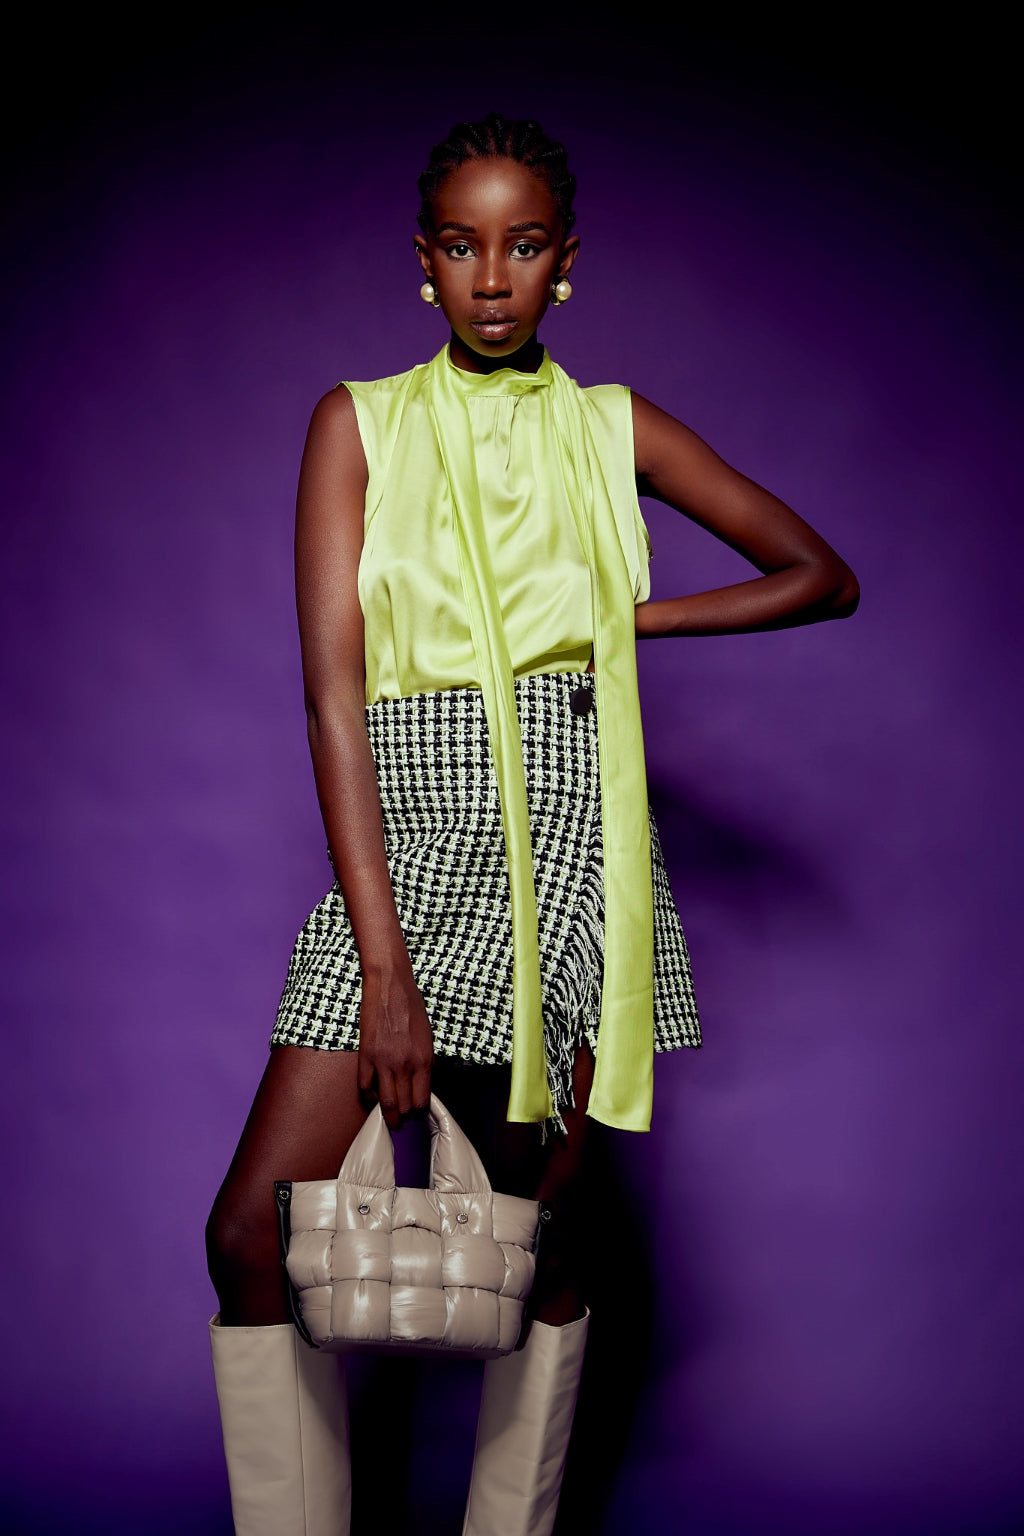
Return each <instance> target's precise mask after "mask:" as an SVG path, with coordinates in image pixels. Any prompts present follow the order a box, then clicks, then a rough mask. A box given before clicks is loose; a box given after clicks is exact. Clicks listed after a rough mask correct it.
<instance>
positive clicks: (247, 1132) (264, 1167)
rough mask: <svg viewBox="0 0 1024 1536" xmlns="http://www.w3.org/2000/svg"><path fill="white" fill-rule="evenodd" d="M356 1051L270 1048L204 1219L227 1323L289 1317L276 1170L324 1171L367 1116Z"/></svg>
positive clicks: (308, 1175) (293, 1173) (325, 1175)
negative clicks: (358, 1081)
mask: <svg viewBox="0 0 1024 1536" xmlns="http://www.w3.org/2000/svg"><path fill="white" fill-rule="evenodd" d="M356 1068H357V1053H356V1052H355V1051H316V1050H312V1049H310V1048H309V1047H308V1046H299V1045H285V1046H279V1047H278V1048H277V1049H276V1050H274V1051H271V1053H270V1061H269V1062H268V1064H267V1069H266V1071H265V1072H264V1074H263V1079H262V1081H261V1083H260V1086H259V1088H258V1090H257V1093H256V1097H255V1099H254V1101H253V1106H252V1109H251V1110H250V1111H249V1118H248V1119H247V1121H246V1123H245V1128H244V1130H243V1131H242V1136H241V1140H240V1141H239V1143H238V1150H237V1151H236V1152H235V1155H234V1157H233V1158H232V1161H231V1166H230V1168H229V1169H228V1172H227V1176H226V1177H225V1179H224V1183H223V1184H222V1185H221V1188H220V1191H219V1193H218V1195H217V1198H216V1200H215V1201H214V1205H213V1210H212V1211H211V1213H210V1219H209V1222H208V1223H207V1228H206V1246H207V1255H208V1258H209V1265H210V1278H211V1279H212V1281H213V1284H214V1288H215V1290H216V1292H217V1298H218V1300H219V1302H220V1316H221V1323H222V1326H223V1327H225V1328H231V1327H239V1326H248V1327H259V1326H265V1325H268V1324H271V1323H283V1322H285V1321H287V1318H288V1312H287V1308H286V1305H285V1292H284V1281H283V1278H282V1273H281V1262H280V1255H279V1251H278V1236H277V1209H276V1206H275V1204H274V1180H275V1179H282V1178H290V1179H329V1178H331V1177H332V1176H333V1175H335V1174H337V1172H338V1169H339V1167H340V1166H341V1162H342V1159H343V1158H344V1156H345V1153H346V1152H347V1151H348V1148H349V1146H350V1145H351V1143H352V1140H353V1138H354V1136H355V1134H356V1132H357V1131H358V1130H359V1127H360V1126H361V1125H362V1123H363V1121H364V1120H365V1118H366V1110H365V1109H364V1108H363V1105H362V1103H361V1101H360V1098H359V1091H358V1088H357V1085H356Z"/></svg>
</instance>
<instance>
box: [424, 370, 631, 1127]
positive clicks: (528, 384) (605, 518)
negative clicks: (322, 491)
mask: <svg viewBox="0 0 1024 1536" xmlns="http://www.w3.org/2000/svg"><path fill="white" fill-rule="evenodd" d="M541 389H542V390H546V391H547V392H548V396H549V399H550V408H551V411H552V414H553V420H554V423H555V428H556V430H555V433H554V434H553V437H552V441H553V442H554V443H556V444H557V449H556V451H555V452H554V454H553V457H554V459H555V462H553V463H551V464H548V465H545V466H543V472H544V473H545V474H550V475H552V476H556V475H557V476H561V478H562V481H563V484H564V486H565V489H566V492H567V495H568V499H569V503H570V505H571V507H572V510H573V516H574V518H575V521H576V529H577V533H578V535H579V539H580V543H581V545H582V547H583V550H584V553H585V555H586V557H587V560H588V563H589V566H590V579H591V606H592V613H593V629H594V665H595V684H596V693H597V722H598V751H599V756H600V779H601V829H602V842H603V847H604V890H605V954H604V977H603V983H602V993H601V1016H600V1028H599V1033H598V1043H597V1055H596V1064H595V1073H594V1083H593V1087H592V1089H591V1094H590V1102H589V1105H588V1108H587V1112H588V1114H590V1115H591V1116H593V1117H594V1118H595V1119H597V1120H601V1121H603V1122H604V1123H605V1124H607V1125H612V1126H617V1127H619V1128H620V1129H623V1130H632V1131H645V1130H648V1129H649V1128H650V1121H651V1100H652V1089H653V1079H654V1070H653V1052H654V1031H653V976H654V960H653V929H654V922H653V902H652V884H651V848H650V826H649V821H648V810H647V777H646V769H645V764H644V749H643V731H642V725H641V719H640V699H639V693H638V688H637V671H636V635H635V628H634V594H633V583H632V579H631V577H630V573H629V567H628V565H627V561H626V556H625V554H624V551H623V548H622V543H621V540H620V537H619V531H618V526H617V524H616V519H615V514H614V510H613V507H612V502H611V496H610V493H609V490H608V485H609V481H614V476H613V475H611V474H610V473H609V471H608V469H607V468H606V467H605V464H604V463H603V455H604V454H606V453H607V452H608V447H607V444H606V442H605V440H604V435H603V434H602V433H601V432H600V431H596V432H595V430H594V428H595V424H596V418H595V416H594V414H593V408H592V407H590V405H589V402H588V400H587V397H586V394H585V392H584V391H583V390H581V389H580V388H579V386H578V385H577V384H576V383H575V381H574V380H573V379H570V378H569V376H568V374H566V373H565V372H564V371H563V370H562V369H561V368H559V367H558V365H557V364H556V363H554V362H552V360H551V358H550V356H549V355H548V354H547V353H546V352H545V354H544V361H543V363H542V365H541V367H540V369H539V370H538V372H537V373H536V374H526V373H519V372H517V371H516V370H514V369H508V368H504V369H500V370H498V371H497V372H495V373H491V374H470V373H465V372H463V371H462V370H461V369H459V368H456V367H455V365H454V364H453V363H452V361H451V357H450V355H449V351H448V348H447V347H445V348H444V349H443V350H442V351H441V352H440V353H439V354H438V355H437V357H435V358H434V359H433V361H432V362H431V363H430V364H429V365H428V379H427V401H428V409H429V413H430V419H431V423H432V426H433V430H434V434H435V436H436V439H437V446H438V449H439V452H440V456H441V461H442V464H443V466H444V472H445V476H446V478H447V481H448V485H449V487H450V490H451V497H452V503H453V507H454V526H455V538H456V546H457V551H458V559H459V570H460V574H461V578H462V584H463V590H464V594H465V599H466V607H467V610H468V614H469V623H470V631H471V634H472V638H473V646H474V650H475V652H476V657H477V662H478V666H479V676H480V687H481V692H482V694H483V703H484V710H485V714H486V717H487V727H488V734H489V737H490V743H491V753H492V757H493V759H494V767H495V773H496V777H497V782H498V792H499V796H500V800H501V815H502V827H503V831H504V835H505V847H506V852H507V857H508V870H509V886H510V890H511V902H512V941H513V958H514V964H513V997H512V1089H511V1096H510V1100H509V1110H508V1118H509V1120H513V1121H538V1120H545V1119H547V1118H548V1117H549V1116H550V1115H551V1113H552V1102H551V1094H550V1091H549V1088H548V1081H547V1070H546V1064H545V1054H544V1029H543V1015H542V1006H541V983H540V960H539V949H538V938H537V900H536V892H535V888H534V881H533V855H532V849H531V842H530V818H529V808H528V805H527V798H526V777H525V772H524V768H523V751H522V739H521V736H520V732H519V719H518V715H517V712H516V700H515V684H514V675H513V669H512V662H511V659H510V657H509V651H508V645H507V643H506V640H505V632H504V627H503V624H502V618H501V603H500V599H499V594H498V590H497V585H496V583H495V579H494V572H493V568H492V565H491V560H490V556H489V553H488V544H487V508H486V506H485V505H484V500H483V497H482V496H481V492H480V485H479V482H478V478H477V469H476V458H475V452H474V446H473V431H472V423H471V421H470V415H469V412H470V409H471V400H472V397H473V395H474V394H498V393H501V394H516V393H526V392H528V391H532V390H541Z"/></svg>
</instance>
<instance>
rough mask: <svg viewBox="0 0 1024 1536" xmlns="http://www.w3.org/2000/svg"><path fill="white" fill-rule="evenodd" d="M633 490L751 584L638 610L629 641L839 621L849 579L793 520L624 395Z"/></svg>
mask: <svg viewBox="0 0 1024 1536" xmlns="http://www.w3.org/2000/svg"><path fill="white" fill-rule="evenodd" d="M632 399H633V440H634V448H635V456H636V475H637V489H638V490H639V492H640V494H641V495H642V496H653V497H655V498H656V499H657V500H658V501H663V502H665V503H666V504H667V505H668V506H670V507H674V508H675V509H676V511H678V512H682V513H684V514H685V515H686V516H687V517H690V518H692V519H693V521H694V522H696V523H699V524H700V525H701V527H703V528H707V529H708V531H709V532H710V533H713V534H715V536H716V537H717V538H719V539H722V540H723V542H724V543H726V544H728V545H730V546H731V548H733V549H735V550H736V551H737V552H738V553H739V554H741V555H744V556H746V558H747V559H748V560H749V561H750V562H751V564H752V565H755V566H756V567H757V569H758V570H759V571H761V573H762V574H761V575H760V576H757V577H754V579H753V580H751V581H743V582H738V583H736V584H735V585H734V586H729V587H717V588H715V589H714V590H713V591H710V592H696V593H692V594H690V595H689V596H686V597H672V598H666V599H663V600H661V601H658V602H649V603H641V604H640V605H639V606H638V607H637V610H636V632H637V635H638V636H648V635H728V634H741V633H744V632H750V631H754V630H764V629H785V628H788V627H790V626H792V625H797V624H813V623H816V622H817V621H818V620H819V619H841V618H845V617H846V615H847V614H851V613H853V611H854V609H855V608H856V607H857V602H858V598H859V596H860V589H859V587H858V585H857V578H856V577H855V576H854V574H853V572H852V571H851V570H850V568H849V566H848V565H847V564H846V563H845V562H844V561H843V560H841V559H840V557H839V556H838V555H837V554H836V552H835V550H834V549H832V547H831V546H830V545H829V544H826V542H825V540H824V539H823V538H821V537H820V535H819V534H817V533H815V531H814V529H813V528H811V527H810V526H809V525H808V524H807V523H805V522H804V520H803V518H801V517H798V516H797V514H796V513H795V512H794V511H792V510H791V508H789V507H787V506H786V504H785V502H783V501H780V500H779V498H778V497H777V496H773V495H772V494H771V492H770V491H766V490H764V489H763V487H762V486H760V485H757V484H755V482H754V481H753V480H748V479H747V477H746V475H741V474H740V473H739V471H738V470H735V469H732V468H731V467H730V466H729V465H728V464H726V463H725V462H724V460H722V459H720V458H719V457H718V455H717V454H716V453H715V452H714V451H713V450H712V449H711V448H709V447H708V445H707V443H705V442H703V441H702V440H701V438H699V437H698V436H697V435H696V433H694V432H691V431H690V429H689V428H688V427H684V426H683V424H682V422H679V421H676V419H675V418H674V417H673V416H669V415H667V414H666V412H665V411H662V410H659V409H658V407H657V406H656V405H652V404H651V402H650V401H649V400H645V399H644V398H643V397H642V396H641V395H633V397H632Z"/></svg>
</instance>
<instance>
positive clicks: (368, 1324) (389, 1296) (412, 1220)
mask: <svg viewBox="0 0 1024 1536" xmlns="http://www.w3.org/2000/svg"><path fill="white" fill-rule="evenodd" d="M429 1119H430V1186H429V1188H427V1189H406V1188H399V1187H396V1185H395V1154H394V1147H393V1145H392V1141H391V1133H390V1132H389V1130H388V1128H387V1125H386V1124H385V1122H384V1117H383V1115H382V1114H381V1111H380V1106H379V1105H378V1106H377V1107H376V1108H375V1109H374V1110H373V1111H372V1112H371V1113H370V1115H369V1116H368V1117H367V1120H366V1123H365V1124H364V1125H363V1127H362V1129H361V1130H360V1131H359V1133H358V1135H357V1136H356V1138H355V1140H354V1141H353V1142H352V1145H351V1147H350V1148H349V1150H348V1153H347V1154H346V1157H345V1160H344V1162H343V1163H342V1165H341V1171H340V1173H339V1174H338V1177H337V1178H336V1179H330V1180H324V1181H323V1182H318V1181H315V1180H311V1181H308V1182H305V1183H290V1182H287V1181H283V1180H279V1181H277V1182H275V1184H274V1192H275V1195H276V1198H277V1209H278V1218H279V1225H280V1233H281V1251H282V1257H283V1259H284V1264H285V1269H286V1271H287V1276H288V1285H289V1293H290V1296H291V1301H292V1315H293V1317H294V1319H295V1324H296V1327H297V1328H298V1330H299V1332H300V1333H301V1334H302V1337H303V1338H304V1339H305V1340H306V1342H307V1343H308V1344H311V1345H313V1346H314V1348H317V1349H323V1350H330V1351H337V1352H348V1351H352V1350H368V1351H378V1350H383V1351H387V1352H391V1351H400V1352H404V1353H407V1354H438V1353H439V1354H449V1355H468V1356H472V1357H474V1358H477V1359H485V1360H486V1359H491V1358H494V1357H496V1356H498V1355H507V1354H508V1353H509V1352H510V1351H511V1350H512V1349H514V1347H515V1344H516V1340H517V1339H518V1337H519V1330H520V1327H521V1325H522V1318H523V1304H524V1302H525V1301H526V1298H527V1296H528V1295H529V1292H530V1286H531V1285H532V1284H533V1276H534V1270H535V1267H536V1252H537V1239H538V1233H539V1231H540V1225H541V1219H542V1209H541V1206H540V1203H539V1202H538V1201H536V1200H523V1199H520V1198H519V1197H518V1196H515V1195H501V1194H496V1193H495V1192H494V1191H493V1190H492V1189H491V1185H490V1181H489V1179H488V1177H487V1175H486V1173H485V1172H484V1168H483V1164H482V1163H481V1161H480V1159H479V1157H478V1156H477V1153H476V1150H475V1148H474V1147H473V1144H472V1142H470V1140H469V1139H468V1137H467V1136H466V1135H465V1134H464V1133H463V1132H462V1131H461V1130H460V1129H459V1127H458V1125H456V1123H455V1121H454V1120H453V1119H452V1117H451V1115H450V1114H449V1113H448V1111H447V1110H446V1109H445V1107H444V1105H443V1104H442V1103H441V1101H440V1099H438V1098H437V1097H436V1095H434V1094H432V1095H431V1098H430V1116H429ZM544 1214H546V1213H544Z"/></svg>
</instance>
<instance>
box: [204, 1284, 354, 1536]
mask: <svg viewBox="0 0 1024 1536" xmlns="http://www.w3.org/2000/svg"><path fill="white" fill-rule="evenodd" d="M210 1344H211V1347H212V1350H213V1372H214V1378H215V1380H216V1383H217V1399H218V1401H219V1403H220V1418H221V1428H222V1430H223V1433H224V1455H225V1458H226V1460H227V1464H228V1483H229V1485H230V1488H231V1512H232V1515H233V1516H234V1521H235V1536H349V1525H350V1512H351V1493H352V1476H351V1469H350V1466H349V1451H348V1397H347V1394H346V1391H345V1376H344V1363H343V1362H342V1361H341V1360H340V1359H339V1358H338V1356H337V1355H327V1354H319V1353H318V1352H317V1351H316V1350H315V1349H310V1348H309V1346H308V1345H306V1344H304V1343H303V1341H302V1340H301V1339H300V1338H299V1335H298V1333H297V1332H296V1330H295V1328H294V1327H293V1326H292V1324H291V1323H280V1324H276V1325H274V1326H272V1327H268V1328H222V1327H221V1326H220V1315H219V1313H218V1315H217V1316H216V1317H214V1318H213V1320H212V1321H211V1323H210Z"/></svg>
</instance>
